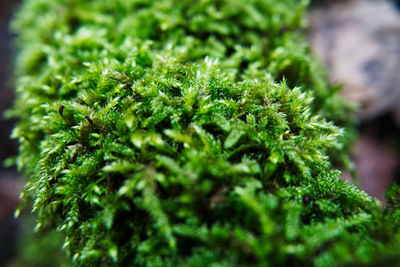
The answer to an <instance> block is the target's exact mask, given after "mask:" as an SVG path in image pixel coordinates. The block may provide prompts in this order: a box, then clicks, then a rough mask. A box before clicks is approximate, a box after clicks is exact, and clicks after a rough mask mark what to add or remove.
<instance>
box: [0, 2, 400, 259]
mask: <svg viewBox="0 0 400 267" xmlns="http://www.w3.org/2000/svg"><path fill="white" fill-rule="evenodd" d="M277 1H278V0H277ZM18 3H19V1H16V0H0V114H1V118H0V162H4V160H5V159H7V158H9V157H13V156H14V155H15V154H16V152H17V143H16V142H15V141H13V140H10V138H9V136H10V133H11V131H12V128H13V125H14V123H15V121H13V120H7V119H5V118H4V116H3V113H4V111H5V110H7V109H9V108H10V107H11V105H12V101H13V97H14V88H13V71H12V69H13V63H12V62H13V53H12V52H13V49H12V47H13V45H12V42H13V35H12V33H11V32H10V30H9V22H10V18H11V17H12V14H13V11H14V10H15V9H16V7H17V5H18ZM308 16H309V22H310V30H309V39H310V43H311V48H312V50H313V52H314V53H315V54H316V55H317V56H318V57H319V58H320V60H321V61H322V62H323V63H324V64H325V65H326V67H327V71H328V74H329V77H330V80H331V83H332V84H341V85H343V87H342V94H343V96H344V97H345V98H346V99H349V100H352V101H354V102H356V103H358V105H359V111H358V112H357V118H358V121H359V126H358V127H359V136H358V138H357V140H356V142H355V143H354V145H353V146H352V150H351V151H352V152H351V153H352V158H353V160H354V162H355V165H356V169H357V173H358V183H359V184H360V187H361V188H362V189H364V190H365V191H367V192H368V193H369V194H371V195H372V196H375V197H377V198H378V199H380V200H381V201H382V202H385V199H384V191H385V189H387V188H388V186H389V185H390V183H391V182H400V160H399V159H400V0H325V1H323V0H315V1H313V4H312V5H311V7H310V9H309V13H308ZM342 178H343V179H345V180H348V181H350V182H352V181H354V180H356V179H357V178H356V177H352V175H351V174H350V173H348V172H346V171H344V172H343V175H342ZM22 187H23V182H22V181H21V178H20V176H19V174H18V173H17V171H16V170H15V168H12V167H5V166H4V164H0V266H60V265H61V264H62V263H63V262H64V263H65V262H67V261H66V260H65V258H64V256H63V254H60V252H59V250H58V249H59V241H60V237H59V236H57V234H56V233H52V234H50V235H46V236H37V235H34V234H33V233H32V229H33V224H34V222H33V219H32V218H31V217H30V216H29V211H27V212H26V214H24V215H23V216H22V218H20V219H18V220H15V219H14V217H13V214H14V210H15V208H16V206H17V205H18V194H19V191H20V190H21V189H22ZM50 258H51V260H50Z"/></svg>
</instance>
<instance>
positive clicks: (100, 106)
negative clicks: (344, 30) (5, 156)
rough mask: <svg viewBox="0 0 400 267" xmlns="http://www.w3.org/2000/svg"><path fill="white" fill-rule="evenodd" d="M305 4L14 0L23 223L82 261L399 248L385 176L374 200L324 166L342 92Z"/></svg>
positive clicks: (339, 138)
mask: <svg viewBox="0 0 400 267" xmlns="http://www.w3.org/2000/svg"><path fill="white" fill-rule="evenodd" d="M305 8H306V2H304V1H297V0H285V1H272V0H270V1H268V0H263V1H261V0H252V1H239V0H234V1H222V0H221V1H217V0H207V1H206V0H204V1H195V2H194V1H174V0H163V1H145V0H140V1H139V0H124V1H123V0H115V1H103V0H92V1H78V0H56V1H49V0H26V1H25V2H24V4H23V5H22V7H21V10H20V12H19V13H18V15H17V17H16V19H15V21H14V29H15V30H16V32H17V33H18V45H19V48H20V52H19V55H18V60H17V76H18V89H17V92H18V99H17V101H16V103H15V107H14V109H13V111H11V112H10V113H11V115H13V116H15V117H18V118H19V120H20V121H19V124H18V125H17V127H16V128H15V131H14V136H15V137H16V138H18V139H19V140H20V156H19V157H18V160H17V161H18V166H19V167H20V168H21V169H22V170H24V172H25V173H26V176H27V177H28V182H27V185H26V190H25V191H24V192H23V199H25V200H26V201H27V202H29V201H33V211H34V212H36V213H37V214H38V222H37V230H40V229H41V228H43V227H51V228H56V229H58V230H59V231H60V232H62V234H63V235H64V236H65V244H64V247H65V248H66V250H67V251H68V252H69V254H70V256H71V258H72V260H73V262H74V264H76V265H80V266H97V265H105V266H107V265H117V266H242V265H243V266H245V265H259V266H289V265H290V266H310V265H316V266H338V265H346V264H352V265H355V264H367V263H376V262H378V261H392V262H398V258H399V256H397V255H396V254H395V251H396V248H398V245H397V244H398V239H399V237H400V236H399V235H398V233H397V226H398V219H399V218H398V217H399V213H398V212H397V206H398V204H397V202H398V195H399V194H398V187H396V186H393V189H392V190H391V191H390V192H389V193H388V196H389V205H388V207H387V208H382V207H381V206H380V205H379V203H377V202H376V201H375V200H374V199H372V198H371V197H369V196H368V195H367V194H366V193H364V192H363V191H360V190H359V189H357V188H356V187H355V186H352V185H349V184H347V183H346V182H344V181H341V180H340V179H338V177H339V175H340V173H339V172H338V171H335V170H332V169H331V163H330V160H329V157H328V152H329V151H336V153H339V152H341V153H344V151H343V149H342V148H343V136H344V131H343V129H342V128H340V127H337V126H335V124H336V125H347V123H348V119H347V117H348V113H347V112H346V111H348V109H347V107H346V104H344V102H343V101H342V100H340V98H339V97H338V96H337V92H336V91H337V90H336V89H332V88H329V87H328V85H327V83H326V80H325V77H324V73H323V70H322V69H321V68H320V66H319V64H318V63H317V62H316V61H315V59H314V58H313V57H312V56H311V55H310V53H309V51H308V47H307V44H306V43H305V41H304V37H303V31H304V29H305V28H304V26H305V24H304V21H303V12H304V10H305ZM283 78H285V79H284V80H282V79H283ZM332 120H333V121H334V123H333V122H330V121H332ZM343 157H345V155H343Z"/></svg>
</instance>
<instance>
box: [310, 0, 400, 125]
mask: <svg viewBox="0 0 400 267" xmlns="http://www.w3.org/2000/svg"><path fill="white" fill-rule="evenodd" d="M309 19H310V41H311V46H312V49H313V50H314V52H315V53H316V54H317V56H319V58H320V59H321V60H322V61H323V62H324V63H325V64H326V66H327V69H328V73H329V76H330V78H331V82H332V83H333V84H343V89H342V93H343V95H344V96H345V97H346V98H348V99H349V100H352V101H355V102H357V103H359V104H360V108H361V109H360V111H359V114H358V115H359V117H360V119H362V120H369V119H373V118H376V117H378V116H380V115H382V114H383V113H386V112H394V113H395V114H397V120H398V122H399V124H398V125H399V126H400V105H399V103H400V14H399V12H398V9H397V8H396V6H395V4H394V3H393V2H391V1H387V0H347V1H343V0H342V1H328V2H324V4H319V5H316V6H315V8H313V9H311V11H310V14H309Z"/></svg>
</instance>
